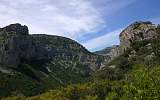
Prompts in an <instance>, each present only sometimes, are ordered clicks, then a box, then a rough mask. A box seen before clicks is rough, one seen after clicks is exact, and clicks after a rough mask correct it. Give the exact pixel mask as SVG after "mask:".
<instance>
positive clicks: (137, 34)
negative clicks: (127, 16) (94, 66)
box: [95, 21, 157, 59]
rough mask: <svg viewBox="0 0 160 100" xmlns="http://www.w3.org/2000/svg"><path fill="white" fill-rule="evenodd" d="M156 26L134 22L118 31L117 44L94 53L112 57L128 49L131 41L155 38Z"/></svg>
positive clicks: (149, 23)
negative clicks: (118, 43)
mask: <svg viewBox="0 0 160 100" xmlns="http://www.w3.org/2000/svg"><path fill="white" fill-rule="evenodd" d="M156 27H157V26H156V25H154V24H152V23H151V22H141V21H140V22H135V23H133V24H131V25H129V26H128V27H127V28H126V29H124V30H123V31H122V32H121V33H120V35H119V39H120V45H119V46H113V47H109V48H106V49H104V50H102V51H98V52H95V53H96V54H100V55H104V56H106V55H109V56H110V58H111V59H114V58H116V57H118V56H119V55H121V54H123V53H124V52H125V51H126V50H128V49H130V48H131V45H132V44H133V43H135V42H138V41H143V40H149V39H152V38H155V37H156V36H157V33H156Z"/></svg>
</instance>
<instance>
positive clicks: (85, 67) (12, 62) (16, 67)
mask: <svg viewBox="0 0 160 100" xmlns="http://www.w3.org/2000/svg"><path fill="white" fill-rule="evenodd" d="M108 59H109V57H103V56H99V55H95V54H93V53H91V52H89V51H88V50H86V49H85V48H84V47H83V46H82V45H80V44H79V43H77V42H76V41H74V40H71V39H69V38H65V37H60V36H51V35H44V34H35V35H29V30H28V28H27V26H22V25H21V24H11V25H9V26H6V27H4V28H0V76H1V77H0V97H2V96H8V95H26V96H31V95H36V94H39V93H41V92H44V91H46V90H48V89H54V88H58V87H60V86H65V85H67V84H72V83H80V82H84V81H86V79H87V78H88V77H89V75H90V74H91V73H92V72H94V71H95V70H97V69H99V68H100V67H101V66H102V65H103V64H104V63H106V62H104V61H107V60H108Z"/></svg>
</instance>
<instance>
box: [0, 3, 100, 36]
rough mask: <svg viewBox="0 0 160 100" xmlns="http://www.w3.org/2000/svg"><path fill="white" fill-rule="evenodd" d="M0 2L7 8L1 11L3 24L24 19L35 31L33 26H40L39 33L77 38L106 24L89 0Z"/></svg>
mask: <svg viewBox="0 0 160 100" xmlns="http://www.w3.org/2000/svg"><path fill="white" fill-rule="evenodd" d="M0 5H2V6H4V7H5V8H4V9H1V10H0V14H1V16H0V20H3V21H1V22H0V25H3V26H4V25H6V24H10V23H15V22H20V23H22V24H27V25H28V26H29V27H30V32H31V33H33V32H36V31H35V30H34V29H33V28H32V27H37V28H36V29H37V32H36V33H38V32H40V33H42V32H44V31H46V32H49V33H52V34H56V35H63V36H67V37H72V38H74V39H76V38H77V37H80V36H82V35H84V34H86V33H90V32H93V31H94V32H95V31H97V30H99V29H101V27H102V26H103V19H102V18H101V14H100V13H99V12H98V11H97V9H96V8H95V7H93V6H92V4H91V2H89V1H87V0H58V1H57V0H45V1H44V0H25V1H24V0H15V1H14V2H13V0H2V2H1V4H0ZM2 10H3V12H5V15H3V14H2V13H3V12H2ZM4 18H5V19H4ZM14 21H15V22H14ZM39 30H44V31H39ZM79 33H81V34H79Z"/></svg>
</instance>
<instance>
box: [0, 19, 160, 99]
mask: <svg viewBox="0 0 160 100" xmlns="http://www.w3.org/2000/svg"><path fill="white" fill-rule="evenodd" d="M27 37H28V36H27ZM29 37H31V38H32V39H31V40H33V41H34V43H35V44H40V47H41V46H42V47H44V44H46V43H47V44H49V43H50V45H52V46H53V48H54V46H55V45H57V43H55V41H54V42H48V41H47V42H46V41H45V42H44V40H45V39H44V38H46V37H47V38H49V37H50V38H51V37H52V39H51V40H52V41H53V40H56V39H55V37H56V36H46V35H29ZM53 37H54V39H53ZM42 38H43V39H44V40H43V39H42ZM59 38H62V37H59ZM119 38H120V45H117V46H113V47H109V48H106V49H105V50H102V51H97V52H96V54H93V53H90V52H88V51H87V50H86V49H85V48H84V47H83V46H81V45H79V44H77V45H78V46H76V47H75V48H76V49H75V51H74V49H73V48H67V49H65V50H66V51H67V52H66V51H65V50H64V48H63V50H62V49H60V50H62V52H61V53H62V54H63V53H64V52H65V55H66V54H68V52H72V54H74V55H76V54H77V53H78V57H79V54H81V55H84V57H85V58H84V59H83V60H82V61H81V60H78V61H79V63H81V66H77V67H78V68H77V67H75V68H76V69H78V70H79V71H78V73H75V72H76V71H75V70H73V69H69V70H67V69H65V66H66V65H68V68H73V65H72V63H73V62H74V63H75V62H76V63H77V60H75V58H72V59H69V58H67V59H64V58H65V57H66V56H58V58H56V60H55V59H54V58H52V53H51V54H49V55H50V56H51V58H52V59H47V60H49V62H43V60H42V61H41V60H39V59H38V61H37V59H36V58H41V57H44V58H47V57H48V56H47V57H46V56H42V55H40V56H37V54H36V57H35V58H34V59H32V60H31V61H30V59H31V58H30V57H29V56H28V57H29V58H28V57H27V60H26V58H25V59H23V60H22V61H20V65H21V64H22V65H25V66H24V67H19V66H20V65H19V66H18V67H16V66H15V67H2V68H6V69H7V70H6V69H5V70H4V69H1V72H2V76H3V75H4V73H5V72H6V71H7V72H8V71H9V70H11V72H13V71H14V74H13V75H16V74H15V73H18V77H19V75H22V77H21V79H20V80H21V82H22V79H23V82H24V83H27V85H28V83H31V84H33V83H35V84H34V85H28V86H29V87H30V88H27V89H26V90H25V88H24V87H26V85H24V86H23V85H22V86H21V87H14V88H15V89H19V90H21V91H19V90H18V91H17V90H16V92H10V90H8V91H9V92H10V94H11V95H12V96H10V97H7V98H3V99H4V100H11V99H12V100H128V99H131V100H132V99H133V100H134V99H135V100H157V99H159V98H160V95H159V92H160V91H159V89H160V78H159V77H160V73H159V72H160V66H159V65H160V26H159V25H154V24H152V23H151V22H135V23H133V24H131V25H129V26H128V27H127V28H126V29H124V30H123V31H122V32H121V33H120V36H119ZM63 39H65V38H63ZM47 40H48V39H47ZM59 40H61V39H58V40H56V41H59ZM69 40H70V39H69ZM42 41H43V42H42ZM71 41H73V40H71ZM21 43H22V42H21ZM27 43H28V42H27ZM54 43H55V44H54ZM60 43H61V42H60ZM62 43H65V44H66V45H68V42H62ZM74 43H75V42H74ZM16 44H17V43H16ZM38 46H39V45H38ZM61 46H62V45H58V46H56V47H55V49H58V48H61ZM29 47H32V46H29ZM33 47H34V46H33ZM33 47H32V48H33ZM40 47H38V48H40ZM57 47H58V48H57ZM71 47H73V46H71ZM79 48H81V49H79ZM55 49H54V50H55ZM25 50H27V49H24V50H23V51H25ZM68 50H69V51H68ZM55 51H56V50H55ZM55 51H54V53H53V54H55ZM57 51H59V50H57ZM61 53H59V54H61ZM40 54H43V53H40ZM59 54H58V55H59ZM97 54H99V55H97ZM32 55H33V54H32ZM88 56H89V57H88ZM24 57H26V55H25V56H24ZM49 58H50V57H49ZM35 59H36V60H35ZM28 60H29V61H28ZM66 60H67V61H66ZM65 61H66V62H65ZM35 62H37V63H35ZM53 62H54V64H53ZM64 62H65V63H64ZM68 62H71V63H69V64H68ZM66 63H67V64H66ZM86 63H87V64H88V65H87V66H84V65H85V64H86ZM43 64H47V67H48V66H49V69H48V68H47V70H46V69H45V70H44V66H43ZM35 65H36V66H37V65H39V66H40V67H38V69H37V67H36V66H35ZM64 65H65V66H64ZM45 66H46V65H45ZM24 68H25V69H24ZM39 68H40V69H39ZM15 69H19V70H15ZM28 69H29V75H28V74H27V72H26V71H27V70H28ZM50 70H51V71H50ZM31 71H33V73H31ZM45 71H46V72H45ZM47 71H49V72H47ZM85 71H87V72H85ZM41 72H43V73H41ZM84 72H85V74H84ZM44 73H45V75H44ZM34 74H35V76H38V77H40V76H41V77H40V80H36V78H37V77H36V78H35V79H33V78H34V77H31V76H32V75H34ZM5 75H9V76H7V77H9V78H11V79H12V80H11V79H9V80H7V81H6V82H4V81H2V82H1V83H3V84H1V87H2V89H3V88H4V89H5V88H6V87H7V86H12V85H10V84H11V82H16V83H18V82H20V80H17V79H18V78H17V77H16V78H14V79H13V78H12V76H13V75H12V74H11V73H5ZM30 75H31V76H30ZM43 75H44V76H43ZM46 75H48V77H50V76H53V75H57V76H56V77H54V78H53V77H52V78H50V79H49V78H46ZM58 75H59V76H58ZM1 78H2V80H4V79H6V76H5V77H1ZM24 78H26V79H24ZM30 78H32V81H30V80H31V79H30ZM57 78H59V79H60V80H63V81H62V82H65V81H66V80H67V81H66V85H65V86H64V87H61V88H55V89H51V88H50V91H48V89H46V87H45V90H47V92H45V93H41V94H39V95H36V94H27V95H26V94H24V93H23V90H25V91H27V90H34V89H37V87H36V86H37V84H41V85H43V86H44V85H46V84H47V85H48V87H54V86H55V83H57V85H56V86H63V84H61V82H60V81H59V83H58V82H57ZM7 79H8V78H7ZM33 80H34V81H36V82H33ZM46 80H47V81H46ZM52 80H55V81H54V86H51V84H52V82H51V81H52ZM68 80H70V81H69V82H68ZM28 81H30V82H28ZM44 81H45V83H43V82H44ZM75 81H76V82H75ZM47 82H51V83H49V84H48V83H47ZM6 83H7V84H8V83H10V84H9V85H4V84H6ZM19 84H21V83H19ZM59 84H61V85H59ZM52 85H53V84H52ZM28 86H27V87H28ZM34 86H35V87H34ZM22 87H23V89H22ZM9 89H10V87H9ZM43 89H44V88H43ZM43 89H42V90H43ZM3 91H4V90H1V92H0V93H1V94H3V93H4V92H3ZM36 91H38V92H39V90H36ZM38 92H37V93H38ZM42 92H43V91H42ZM6 93H7V92H6ZM21 93H23V94H21ZM32 93H35V91H33V92H32ZM10 94H8V95H10ZM17 95H18V96H17ZM28 95H29V96H30V95H35V96H31V97H29V96H28ZM3 96H5V95H4V94H3Z"/></svg>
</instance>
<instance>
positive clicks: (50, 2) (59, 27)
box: [0, 0, 160, 51]
mask: <svg viewBox="0 0 160 100" xmlns="http://www.w3.org/2000/svg"><path fill="white" fill-rule="evenodd" d="M0 1H1V2H0V27H3V26H6V25H8V24H11V23H21V24H25V25H27V26H28V27H29V30H30V34H51V35H59V36H65V37H69V38H72V39H74V40H76V41H78V42H79V43H81V44H82V45H83V46H85V47H86V48H87V49H89V50H90V51H96V50H100V49H103V48H105V47H108V46H112V45H115V44H119V38H118V35H119V33H120V32H121V31H122V30H123V29H124V28H125V27H127V26H128V25H129V24H131V23H133V22H134V21H148V20H149V21H153V22H154V23H156V24H158V23H160V13H159V10H160V6H159V4H160V0H0Z"/></svg>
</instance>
